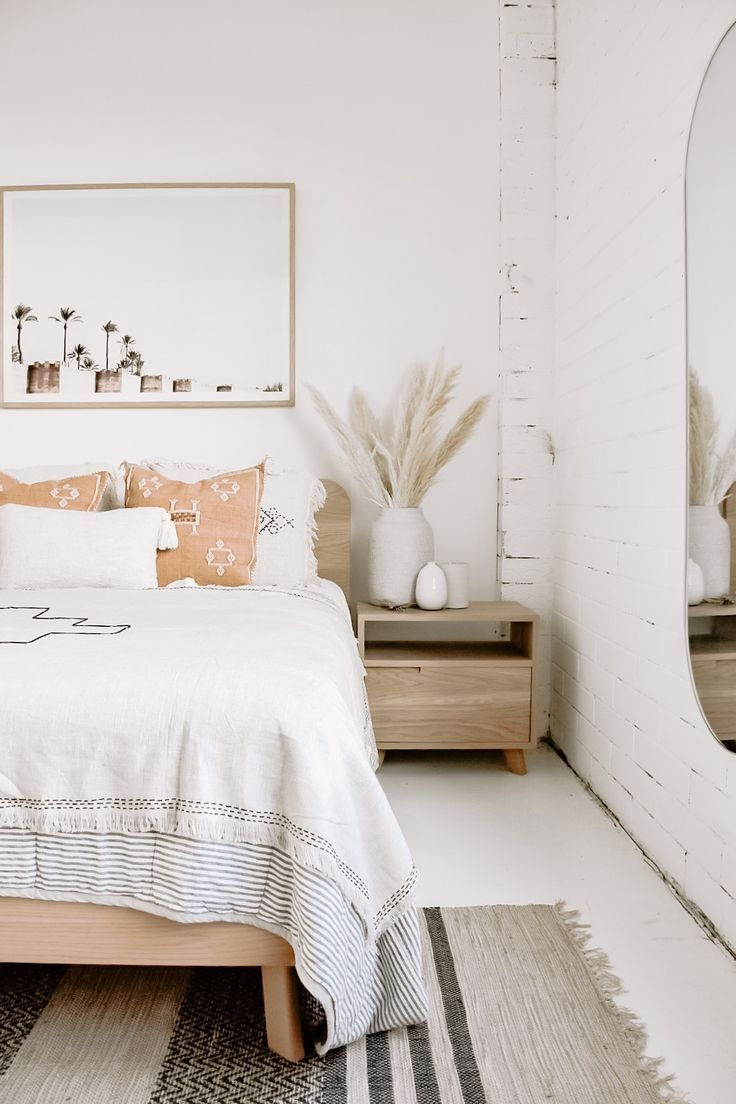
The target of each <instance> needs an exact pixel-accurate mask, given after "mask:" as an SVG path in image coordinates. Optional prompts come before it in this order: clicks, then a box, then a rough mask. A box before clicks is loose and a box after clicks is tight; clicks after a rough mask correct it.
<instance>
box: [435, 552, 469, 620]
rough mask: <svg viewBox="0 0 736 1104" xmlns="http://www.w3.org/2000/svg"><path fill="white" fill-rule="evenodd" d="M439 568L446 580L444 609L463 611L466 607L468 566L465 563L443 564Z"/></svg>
mask: <svg viewBox="0 0 736 1104" xmlns="http://www.w3.org/2000/svg"><path fill="white" fill-rule="evenodd" d="M440 567H441V568H442V570H443V571H444V573H445V578H446V579H447V601H446V602H445V609H465V608H466V606H467V605H468V565H467V564H466V563H443V564H440Z"/></svg>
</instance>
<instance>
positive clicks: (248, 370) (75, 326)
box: [0, 182, 296, 409]
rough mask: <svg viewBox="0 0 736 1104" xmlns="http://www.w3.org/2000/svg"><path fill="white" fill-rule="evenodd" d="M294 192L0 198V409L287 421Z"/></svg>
mask: <svg viewBox="0 0 736 1104" xmlns="http://www.w3.org/2000/svg"><path fill="white" fill-rule="evenodd" d="M295 192H296V189H295V186H294V184H292V183H284V184H279V183H263V184H261V183H225V182H223V183H214V184H212V183H177V184H148V183H146V184H143V183H136V184H60V185H17V186H9V187H5V188H0V245H1V246H2V271H1V273H0V278H1V280H2V285H1V289H0V290H1V293H0V300H1V309H0V347H1V348H2V367H1V371H0V401H1V403H2V406H4V407H26V408H29V407H30V408H32V407H59V408H69V407H74V408H78V407H86V408H100V409H103V408H108V409H109V408H144V407H192V406H196V407H205V406H206V407H243V406H259V407H267V406H275V407H284V406H293V405H294V395H295V335H294V326H295V260H294V248H295V207H296V196H295Z"/></svg>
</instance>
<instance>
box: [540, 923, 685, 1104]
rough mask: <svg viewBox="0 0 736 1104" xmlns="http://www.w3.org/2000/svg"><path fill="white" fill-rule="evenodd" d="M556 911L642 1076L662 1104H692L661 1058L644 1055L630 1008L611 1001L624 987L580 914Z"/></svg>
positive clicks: (640, 1027)
mask: <svg viewBox="0 0 736 1104" xmlns="http://www.w3.org/2000/svg"><path fill="white" fill-rule="evenodd" d="M555 912H556V913H557V916H558V917H559V919H560V921H561V922H562V924H563V925H564V926H565V928H566V930H567V932H568V934H569V936H570V938H571V939H572V940H573V942H574V943H575V945H576V946H577V947H578V949H579V950H580V952H581V954H582V956H583V959H584V960H585V963H586V965H587V967H588V969H589V970H590V973H591V974H592V976H593V979H594V981H595V983H596V986H597V988H598V989H599V991H600V993H601V995H602V997H603V1001H604V1003H605V1005H606V1007H607V1008H608V1009H609V1010H610V1011H611V1012H612V1013H613V1015H614V1016H615V1017H616V1019H617V1021H618V1023H619V1026H620V1028H621V1030H622V1032H623V1034H624V1036H625V1037H626V1039H627V1041H628V1042H629V1044H630V1045H631V1048H632V1050H633V1051H634V1053H635V1055H636V1059H637V1064H638V1067H639V1070H640V1071H641V1073H642V1075H643V1076H644V1077H646V1078H647V1080H648V1081H649V1082H650V1083H651V1085H652V1087H653V1088H654V1089H655V1090H656V1091H657V1092H658V1093H659V1095H660V1097H661V1099H662V1101H663V1104H692V1101H691V1100H690V1098H689V1097H688V1096H685V1095H683V1094H682V1093H681V1092H680V1091H679V1090H678V1089H676V1088H675V1087H674V1086H673V1084H672V1082H673V1080H674V1074H671V1073H670V1074H665V1073H663V1071H662V1067H663V1066H664V1058H650V1057H648V1055H647V1054H646V1048H647V1042H648V1040H647V1033H646V1028H645V1027H644V1024H643V1023H642V1021H641V1020H640V1019H639V1017H638V1016H637V1015H636V1014H635V1013H634V1012H632V1011H631V1009H630V1008H624V1007H622V1006H621V1005H620V1004H618V1003H617V1001H616V1000H614V997H616V996H619V995H620V994H621V993H623V992H624V987H623V985H622V983H621V980H620V979H619V978H618V977H617V976H616V975H615V974H614V972H613V969H612V966H611V962H610V959H609V958H608V955H607V954H606V952H605V951H602V950H601V949H600V948H599V947H595V948H592V947H590V946H589V944H590V940H591V933H590V925H589V924H584V923H583V922H582V920H581V918H580V913H579V912H578V911H577V910H576V909H568V908H567V907H566V905H565V902H564V901H556V902H555Z"/></svg>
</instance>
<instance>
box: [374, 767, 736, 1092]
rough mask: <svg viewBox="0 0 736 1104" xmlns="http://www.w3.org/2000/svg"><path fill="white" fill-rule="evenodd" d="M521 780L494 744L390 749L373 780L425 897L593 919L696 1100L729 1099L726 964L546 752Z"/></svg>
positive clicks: (730, 973) (732, 1051)
mask: <svg viewBox="0 0 736 1104" xmlns="http://www.w3.org/2000/svg"><path fill="white" fill-rule="evenodd" d="M527 761H528V765H529V773H528V774H527V775H526V776H525V777H518V776H514V775H511V774H508V773H507V772H506V771H505V770H504V769H503V766H502V761H501V757H500V755H497V754H496V753H487V754H471V753H466V754H463V753H458V754H450V753H435V754H431V755H430V754H425V753H414V754H410V753H404V754H399V753H390V754H389V756H388V757H387V759H386V761H385V763H384V765H383V767H382V768H381V771H380V773H379V776H378V777H379V778H380V780H381V782H382V783H383V785H384V788H385V790H386V793H387V794H388V797H389V800H390V801H391V804H392V806H393V808H394V810H395V812H396V814H397V816H398V819H399V822H400V823H401V826H402V828H403V829H404V832H405V834H406V837H407V839H408V841H409V845H410V847H411V849H412V853H413V855H414V861H415V862H416V865H417V867H418V869H419V871H420V875H421V887H420V903H421V904H423V905H430V904H431V905H471V904H530V903H532V902H534V903H547V902H549V903H551V902H553V901H555V900H557V899H559V898H562V899H564V900H565V901H566V902H567V904H568V905H569V906H571V907H574V908H577V909H579V910H580V912H581V913H582V918H583V920H584V921H585V922H586V923H589V924H590V925H591V926H592V944H591V945H592V946H596V947H602V948H603V949H604V950H605V951H607V952H608V955H609V957H610V959H611V963H612V966H613V969H614V971H615V972H616V974H617V975H618V976H619V977H620V978H621V980H622V981H623V983H624V986H625V988H626V993H625V994H624V996H623V997H622V998H621V1001H622V1003H624V1004H626V1005H627V1006H628V1007H630V1008H632V1009H633V1010H634V1011H635V1012H636V1013H637V1014H638V1015H639V1017H640V1018H641V1019H642V1020H643V1021H644V1023H645V1024H646V1026H647V1030H648V1032H649V1040H650V1042H649V1047H648V1053H649V1054H651V1055H658V1056H659V1055H662V1056H664V1058H665V1060H666V1067H667V1071H668V1072H672V1073H674V1074H675V1075H676V1078H677V1081H676V1084H677V1086H678V1087H679V1088H680V1089H681V1090H684V1091H686V1092H687V1093H689V1094H690V1096H691V1097H692V1100H693V1102H694V1104H734V1101H736V1034H735V1033H734V1020H735V1017H736V962H734V960H733V959H732V958H731V957H730V956H729V955H728V954H727V953H726V952H725V951H724V950H723V949H722V948H721V947H720V946H719V945H717V944H714V943H713V942H711V941H710V940H709V939H708V937H707V936H706V935H705V934H704V932H703V931H702V930H701V928H700V927H699V926H698V925H697V924H696V923H695V921H694V920H693V919H692V918H691V917H690V916H689V914H688V913H687V912H686V911H685V909H684V908H683V907H682V906H681V905H680V903H679V902H678V900H677V898H676V897H675V896H674V895H673V894H672V892H671V891H670V890H669V889H668V888H667V886H666V885H665V884H664V883H663V882H662V880H661V878H660V877H659V875H658V874H657V873H656V872H655V871H654V870H653V869H652V868H651V867H650V866H649V864H648V863H647V862H646V860H645V859H644V858H643V857H642V855H641V852H640V851H639V850H638V849H637V848H636V847H635V845H634V844H633V843H632V842H631V840H630V839H629V838H628V836H626V835H625V833H624V832H623V831H622V830H621V829H620V828H618V827H617V826H616V825H615V824H614V823H613V822H612V821H611V820H610V818H609V817H607V816H606V815H605V813H604V812H603V811H602V810H601V809H600V807H599V806H598V805H597V803H596V802H595V801H594V800H593V799H592V798H591V797H590V796H589V795H588V794H587V793H586V791H585V790H584V789H583V787H582V785H581V784H580V783H579V782H578V780H577V778H576V777H575V775H574V774H573V773H572V771H570V770H569V769H568V768H567V767H566V766H565V765H564V763H563V762H562V761H561V760H560V759H559V758H558V757H557V756H556V755H555V754H554V753H553V752H552V751H551V750H549V749H546V748H544V749H540V750H539V751H537V752H535V753H533V754H531V755H528V756H527Z"/></svg>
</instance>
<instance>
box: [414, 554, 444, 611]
mask: <svg viewBox="0 0 736 1104" xmlns="http://www.w3.org/2000/svg"><path fill="white" fill-rule="evenodd" d="M416 596H417V605H418V606H419V608H420V609H424V610H440V609H444V608H445V606H446V605H447V578H446V576H445V573H444V571H443V570H442V568H441V567H440V566H439V564H436V563H435V562H434V560H430V561H429V563H426V564H425V565H424V567H423V568H422V570H421V571H420V572H419V574H418V575H417V586H416Z"/></svg>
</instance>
